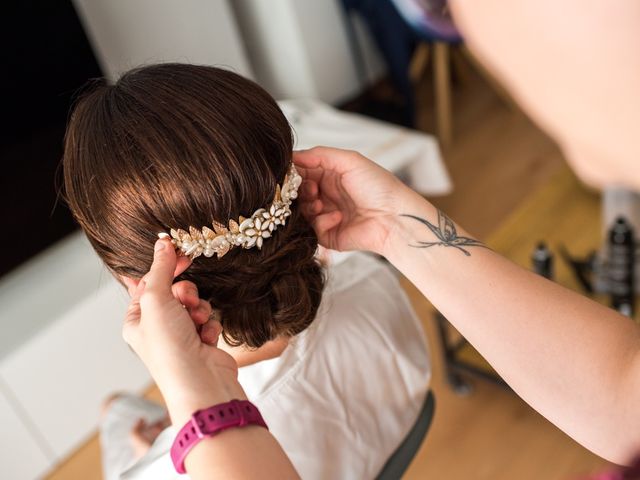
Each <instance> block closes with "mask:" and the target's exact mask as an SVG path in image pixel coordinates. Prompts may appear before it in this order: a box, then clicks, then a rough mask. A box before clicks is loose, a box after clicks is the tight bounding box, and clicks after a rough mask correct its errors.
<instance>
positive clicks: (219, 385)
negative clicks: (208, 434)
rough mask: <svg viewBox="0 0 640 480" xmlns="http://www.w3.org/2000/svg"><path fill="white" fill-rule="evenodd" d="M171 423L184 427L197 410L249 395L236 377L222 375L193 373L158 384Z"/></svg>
mask: <svg viewBox="0 0 640 480" xmlns="http://www.w3.org/2000/svg"><path fill="white" fill-rule="evenodd" d="M158 388H159V389H160V391H161V393H162V395H163V397H164V399H165V402H166V404H167V410H168V411H169V416H170V417H171V422H172V423H173V424H174V425H176V426H181V425H184V424H185V423H186V422H187V421H189V419H190V418H191V415H193V413H194V412H195V411H196V410H201V409H203V408H208V407H210V406H212V405H217V404H220V403H225V402H229V401H231V400H234V399H238V400H245V399H246V394H245V393H244V390H243V389H242V386H241V385H240V383H239V382H238V380H237V379H236V377H235V375H220V374H218V372H210V371H207V370H206V369H203V372H201V373H200V372H198V373H196V372H190V373H189V374H188V375H185V376H183V377H181V378H179V379H178V380H177V381H176V380H173V381H172V382H171V383H170V384H168V383H162V382H158Z"/></svg>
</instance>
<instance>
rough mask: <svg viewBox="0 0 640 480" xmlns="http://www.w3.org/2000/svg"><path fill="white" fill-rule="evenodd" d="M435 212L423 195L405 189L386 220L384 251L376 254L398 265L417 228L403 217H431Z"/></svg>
mask: <svg viewBox="0 0 640 480" xmlns="http://www.w3.org/2000/svg"><path fill="white" fill-rule="evenodd" d="M435 212H436V209H435V207H434V206H433V205H431V203H430V202H429V201H428V200H426V199H425V198H424V197H423V196H422V195H420V194H418V193H416V192H415V191H413V190H411V189H409V188H408V187H406V188H404V189H403V190H402V193H401V194H400V195H399V198H398V200H397V206H396V209H395V210H394V212H393V213H391V214H390V215H389V216H388V218H387V219H386V222H387V225H386V229H387V237H386V241H385V242H384V244H383V249H382V251H381V252H376V253H379V254H380V255H382V256H383V257H384V258H386V259H387V260H388V261H389V262H390V263H391V264H393V265H397V262H398V261H399V260H400V259H402V258H403V252H405V251H406V247H407V245H408V244H409V243H410V238H411V237H412V228H414V227H415V226H414V225H412V224H411V223H410V222H407V221H406V219H405V218H404V217H403V215H406V214H414V215H416V214H419V215H422V216H428V217H430V216H431V215H432V214H435Z"/></svg>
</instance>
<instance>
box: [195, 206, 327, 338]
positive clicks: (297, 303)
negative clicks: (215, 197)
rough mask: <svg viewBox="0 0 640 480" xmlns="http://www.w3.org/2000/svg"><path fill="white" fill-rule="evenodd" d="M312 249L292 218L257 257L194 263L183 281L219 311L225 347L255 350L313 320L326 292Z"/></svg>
mask: <svg viewBox="0 0 640 480" xmlns="http://www.w3.org/2000/svg"><path fill="white" fill-rule="evenodd" d="M295 210H296V211H297V209H295ZM316 248H317V239H316V236H315V233H314V232H313V229H312V228H311V226H310V225H309V224H308V223H307V221H306V220H305V219H304V218H302V216H300V215H297V214H296V213H293V214H292V216H291V217H290V218H289V222H287V225H286V226H285V228H284V229H282V231H279V232H278V233H277V234H275V235H274V236H273V237H272V238H270V239H269V242H265V244H264V246H263V247H262V250H261V251H258V250H239V251H237V252H233V251H232V252H229V253H228V254H227V255H226V256H225V257H224V258H223V259H222V260H220V261H218V260H215V259H207V258H205V259H204V260H201V259H200V258H198V259H196V260H195V261H194V264H193V265H192V266H191V267H189V269H188V270H187V272H186V273H185V274H184V275H183V277H184V278H185V279H188V280H191V281H193V282H194V283H195V284H196V285H197V286H198V288H199V290H200V294H201V296H202V297H203V298H207V299H208V300H209V301H210V302H211V304H212V306H213V307H214V308H217V309H219V310H220V311H221V313H222V324H223V335H224V338H225V341H226V342H227V343H229V344H230V345H234V346H237V345H247V346H249V347H252V348H258V347H260V346H262V345H263V344H264V343H265V342H267V341H269V340H273V339H275V338H277V337H280V336H292V335H296V334H298V333H300V332H302V331H303V330H304V329H305V328H307V327H308V326H309V324H310V323H311V322H312V321H313V319H314V318H315V316H316V313H317V310H318V306H319V304H320V299H321V296H322V289H323V286H324V276H323V272H322V267H321V266H320V263H319V262H318V260H317V259H316V256H315V252H316ZM227 259H228V261H225V260H227ZM222 266H224V270H223V269H222V268H220V267H222Z"/></svg>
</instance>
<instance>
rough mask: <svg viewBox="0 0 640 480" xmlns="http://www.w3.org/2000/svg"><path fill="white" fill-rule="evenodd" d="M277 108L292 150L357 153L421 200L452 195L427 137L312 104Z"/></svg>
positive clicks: (283, 103)
mask: <svg viewBox="0 0 640 480" xmlns="http://www.w3.org/2000/svg"><path fill="white" fill-rule="evenodd" d="M279 104H280V108H282V111H283V112H284V114H285V115H286V117H287V119H288V120H289V123H291V126H292V127H293V130H294V132H295V148H296V149H306V148H311V147H314V146H316V145H324V146H330V147H337V148H346V149H350V150H356V151H358V152H360V153H362V154H363V155H365V156H367V157H369V158H370V159H372V160H373V161H375V162H376V163H378V164H379V165H381V166H382V167H384V168H386V169H387V170H390V171H391V172H393V173H394V174H396V175H397V176H399V177H400V178H401V179H403V180H404V181H405V182H406V183H407V184H408V185H409V186H411V187H412V188H413V189H414V190H416V191H418V192H420V193H422V194H423V195H430V196H437V195H446V194H448V193H450V192H451V190H452V185H451V180H450V178H449V174H448V173H447V169H446V167H445V165H444V163H443V161H442V156H441V154H440V148H439V147H438V142H437V140H436V139H435V138H434V137H432V136H431V135H427V134H425V133H421V132H418V131H415V130H409V129H407V128H403V127H399V126H397V125H393V124H389V123H385V122H381V121H379V120H374V119H372V118H369V117H365V116H362V115H358V114H354V113H347V112H343V111H340V110H337V109H335V108H333V107H331V106H329V105H326V104H324V103H322V102H319V101H317V100H307V99H304V100H283V101H280V102H279Z"/></svg>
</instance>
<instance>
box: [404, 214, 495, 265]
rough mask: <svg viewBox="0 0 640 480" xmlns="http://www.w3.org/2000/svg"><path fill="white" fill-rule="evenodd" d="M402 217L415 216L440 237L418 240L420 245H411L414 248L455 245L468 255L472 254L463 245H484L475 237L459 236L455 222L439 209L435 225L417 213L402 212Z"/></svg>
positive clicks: (415, 218) (414, 217) (454, 246)
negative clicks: (435, 239)
mask: <svg viewBox="0 0 640 480" xmlns="http://www.w3.org/2000/svg"><path fill="white" fill-rule="evenodd" d="M400 216H401V217H407V218H413V219H414V220H417V221H418V222H420V223H422V224H424V225H426V226H427V227H429V230H431V231H432V232H433V234H434V235H435V236H436V237H437V238H438V241H437V242H420V241H419V242H418V245H409V246H410V247H414V248H429V247H433V246H434V245H441V246H443V247H453V248H457V249H458V250H460V251H461V252H462V253H464V254H465V255H466V256H467V257H469V256H471V254H470V253H469V252H468V251H467V250H465V249H464V248H463V247H484V248H486V246H485V245H483V244H482V243H481V242H479V241H478V240H475V239H473V238H468V237H459V236H458V232H457V231H456V226H455V224H454V223H453V222H452V221H451V219H450V218H449V217H447V216H446V215H445V214H444V213H442V212H441V211H440V210H438V225H434V224H433V223H431V222H429V221H428V220H425V219H424V218H420V217H416V216H415V215H408V214H402V215H400Z"/></svg>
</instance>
